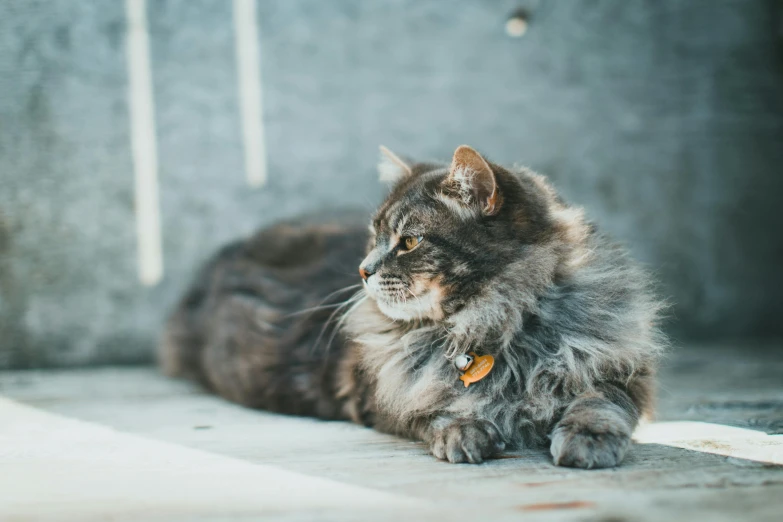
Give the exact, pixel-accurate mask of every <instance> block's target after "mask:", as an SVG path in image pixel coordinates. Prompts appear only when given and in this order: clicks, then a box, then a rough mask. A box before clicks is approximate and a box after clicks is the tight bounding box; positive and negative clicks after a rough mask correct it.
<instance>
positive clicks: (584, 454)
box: [550, 427, 631, 469]
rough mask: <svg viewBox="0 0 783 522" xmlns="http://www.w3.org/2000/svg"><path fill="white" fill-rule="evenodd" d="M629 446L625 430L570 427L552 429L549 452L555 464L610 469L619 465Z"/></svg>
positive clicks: (629, 435) (629, 442)
mask: <svg viewBox="0 0 783 522" xmlns="http://www.w3.org/2000/svg"><path fill="white" fill-rule="evenodd" d="M630 445H631V434H630V433H626V432H625V431H624V430H612V429H607V430H594V429H589V428H584V427H583V428H581V429H569V428H568V427H558V428H556V429H555V430H554V431H553V432H552V445H551V447H550V451H551V452H552V458H553V459H554V462H555V465H557V466H567V467H570V468H585V469H594V468H613V467H615V466H619V465H620V463H621V462H622V461H623V458H624V457H625V453H626V452H627V451H628V448H629V447H630Z"/></svg>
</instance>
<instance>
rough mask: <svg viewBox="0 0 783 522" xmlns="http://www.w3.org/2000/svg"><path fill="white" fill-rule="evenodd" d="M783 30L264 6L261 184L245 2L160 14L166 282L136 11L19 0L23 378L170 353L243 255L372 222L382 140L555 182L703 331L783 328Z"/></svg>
mask: <svg viewBox="0 0 783 522" xmlns="http://www.w3.org/2000/svg"><path fill="white" fill-rule="evenodd" d="M520 6H522V7H527V8H528V9H530V10H531V13H532V18H531V23H530V27H529V30H528V32H527V33H526V34H525V35H524V36H523V37H521V38H511V37H509V36H508V35H507V34H506V32H505V31H504V24H505V21H506V19H507V17H508V16H509V14H510V13H511V12H513V11H514V10H515V9H516V8H518V7H520ZM782 16H783V9H782V8H781V3H780V2H777V1H773V0H769V1H763V0H755V1H742V0H699V1H696V0H691V1H688V2H681V1H678V0H665V1H664V0H633V1H625V0H602V1H587V0H579V1H576V0H575V1H565V0H542V1H538V2H530V1H529V2H524V1H520V2H517V1H510V0H498V1H493V2H490V1H479V0H459V1H450V2H436V1H434V0H404V1H403V0H400V1H391V0H389V1H373V2H368V1H362V0H342V1H337V0H334V1H328V2H327V1H323V2H315V1H306V0H277V1H273V0H260V1H259V2H258V14H257V20H256V22H257V27H258V31H259V39H260V49H261V60H260V64H259V67H260V71H261V76H262V92H261V93H260V96H261V99H262V100H263V105H264V118H263V123H264V130H265V133H266V140H265V141H266V147H267V150H268V175H269V178H268V183H267V184H266V185H265V186H264V187H261V188H257V189H254V188H251V187H249V186H248V184H247V182H246V181H245V172H244V162H243V146H244V144H243V138H242V132H241V128H242V127H241V125H242V121H241V117H240V109H239V100H238V94H237V92H238V89H237V80H236V78H237V60H236V53H235V45H234V38H235V28H234V20H233V16H232V3H231V2H228V1H224V0H167V1H164V0H148V19H149V35H150V43H151V73H152V82H153V94H154V101H155V108H156V110H155V118H156V128H157V147H158V159H159V190H160V209H161V213H162V214H161V223H162V229H161V230H162V237H163V261H164V264H165V266H164V275H163V279H162V281H161V282H160V283H159V284H157V285H156V286H153V287H145V286H142V285H141V284H140V283H139V279H138V267H137V238H136V232H135V215H134V164H133V161H132V151H131V146H130V136H131V131H130V124H131V122H130V113H129V108H128V82H129V78H128V72H127V71H128V64H127V59H126V27H127V24H126V14H125V4H124V2H122V1H114V2H110V1H107V0H80V1H78V2H74V1H71V0H51V1H34V0H0V367H21V366H30V365H34V366H35V365H38V366H40V365H84V364H101V363H122V362H142V361H149V360H151V354H152V346H153V344H154V338H155V335H156V332H157V331H158V329H159V327H160V324H161V321H162V318H163V316H164V312H165V310H166V309H167V308H168V307H170V306H171V304H172V303H173V301H174V299H175V298H176V296H177V294H178V292H180V291H181V290H182V288H183V286H184V285H185V283H186V281H187V279H188V278H189V276H190V274H191V272H192V270H193V268H194V267H195V265H196V264H197V263H198V262H199V261H200V260H202V259H203V258H204V257H205V256H206V255H207V254H208V253H209V252H210V251H212V250H213V249H214V248H215V247H216V246H217V245H219V244H220V243H222V242H224V241H226V240H228V239H230V238H232V237H235V236H238V235H242V234H246V233H248V232H250V231H251V230H252V229H254V228H255V227H256V226H258V225H261V224H265V223H269V222H271V221H274V220H276V219H279V218H282V217H287V216H291V215H295V214H298V213H301V212H304V211H309V210H312V209H314V208H319V207H325V206H345V205H351V206H358V207H364V208H368V209H369V208H371V207H372V206H373V205H374V204H375V203H376V202H377V201H378V200H379V198H380V197H381V195H382V190H383V189H382V187H381V186H379V185H378V184H377V183H376V180H375V174H374V164H375V160H376V157H377V146H378V144H380V143H384V144H386V145H388V146H389V147H391V148H392V149H394V150H395V151H397V152H400V153H406V154H409V155H413V156H420V157H426V158H443V159H446V158H448V157H449V155H450V153H451V152H452V151H453V149H454V148H455V147H456V146H457V145H460V144H462V143H468V144H471V145H473V146H475V147H477V148H478V149H479V150H482V151H483V152H485V153H486V154H487V155H489V157H491V158H492V159H493V160H495V161H497V162H505V163H513V162H518V163H523V164H527V165H529V166H532V167H533V168H535V169H537V170H539V171H541V172H543V173H545V174H547V175H549V176H550V177H551V178H552V179H553V180H554V182H555V183H556V184H557V185H558V186H559V187H560V189H561V190H562V192H563V193H564V195H565V196H566V197H567V198H568V199H570V200H572V201H575V202H579V203H581V204H583V205H584V206H585V207H587V209H588V212H589V214H590V215H592V216H593V217H594V218H595V219H596V220H597V221H598V222H599V223H601V224H602V225H603V226H604V227H605V228H606V229H608V230H609V231H610V232H611V233H613V234H614V235H615V236H616V237H618V238H619V239H621V240H623V241H625V242H626V243H627V244H629V246H630V247H631V248H632V250H633V251H634V253H635V255H637V256H638V257H639V258H641V259H642V260H643V261H645V262H646V263H648V264H649V265H650V266H651V267H652V268H653V269H654V270H655V271H656V272H657V273H658V275H659V278H660V279H661V280H662V282H663V287H664V291H665V292H666V293H667V294H668V295H670V296H671V301H672V302H673V303H674V304H675V308H674V317H673V320H672V322H671V324H670V329H671V331H672V332H673V333H674V334H675V335H676V336H677V337H679V338H726V337H739V336H752V337H770V336H779V335H780V334H782V333H783V321H781V320H780V319H779V317H780V316H781V313H783V304H782V303H783V299H781V297H780V296H781V291H783V272H782V271H781V270H780V263H781V260H782V259H783V234H781V232H780V225H781V218H780V212H779V206H780V203H779V201H780V198H781V196H783V190H781V189H783V176H781V167H780V166H781V165H783V43H782V38H781V34H782V31H783V29H781V28H782V27H783V22H782Z"/></svg>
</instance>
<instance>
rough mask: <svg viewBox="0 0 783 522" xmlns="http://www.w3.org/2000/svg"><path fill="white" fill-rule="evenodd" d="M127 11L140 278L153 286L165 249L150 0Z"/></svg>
mask: <svg viewBox="0 0 783 522" xmlns="http://www.w3.org/2000/svg"><path fill="white" fill-rule="evenodd" d="M125 10H126V17H127V23H128V34H127V44H126V45H127V61H128V78H129V82H130V85H129V104H130V125H131V148H132V154H133V166H134V169H135V184H136V236H137V241H138V267H139V279H140V280H141V282H142V284H144V285H147V286H153V285H156V284H157V283H158V282H159V281H160V279H161V277H162V276H163V252H162V246H161V230H160V204H159V198H158V151H157V144H156V135H155V107H154V102H153V96H152V74H151V69H150V45H149V32H148V29H147V4H146V0H126V1H125Z"/></svg>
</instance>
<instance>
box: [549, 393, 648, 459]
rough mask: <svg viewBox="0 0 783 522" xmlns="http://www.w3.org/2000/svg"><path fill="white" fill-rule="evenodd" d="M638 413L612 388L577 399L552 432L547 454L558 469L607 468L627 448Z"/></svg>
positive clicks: (626, 398) (623, 395) (626, 399)
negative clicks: (549, 453) (563, 467)
mask: <svg viewBox="0 0 783 522" xmlns="http://www.w3.org/2000/svg"><path fill="white" fill-rule="evenodd" d="M638 421H639V410H638V408H637V407H636V406H635V405H634V403H633V401H632V400H631V398H630V397H629V396H628V394H627V393H626V392H625V391H623V390H621V389H620V388H617V387H614V386H607V387H603V388H602V389H600V390H599V391H597V392H594V393H590V394H585V395H583V396H580V397H577V398H576V399H575V400H574V401H573V402H572V403H571V404H570V405H569V406H568V407H567V408H566V410H565V413H564V414H563V416H562V418H561V419H560V421H559V422H558V423H557V424H556V425H555V429H554V430H553V431H552V435H551V439H552V445H551V446H550V451H551V453H552V458H553V459H554V463H555V464H556V465H558V466H568V467H574V468H587V469H591V468H611V467H614V466H617V465H619V464H620V463H621V462H622V461H623V458H624V457H625V454H626V452H627V451H628V448H629V447H630V446H631V434H632V433H633V430H634V428H635V427H636V424H637V423H638Z"/></svg>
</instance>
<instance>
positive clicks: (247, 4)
mask: <svg viewBox="0 0 783 522" xmlns="http://www.w3.org/2000/svg"><path fill="white" fill-rule="evenodd" d="M234 34H235V39H236V53H237V83H238V86H239V109H240V113H241V114H240V116H241V118H242V138H243V141H244V147H245V172H246V175H247V182H248V184H249V185H250V186H251V187H260V186H261V185H263V184H264V183H265V182H266V144H265V141H264V125H263V110H262V106H261V61H260V56H261V53H260V51H259V45H258V24H257V17H256V0H234Z"/></svg>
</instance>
